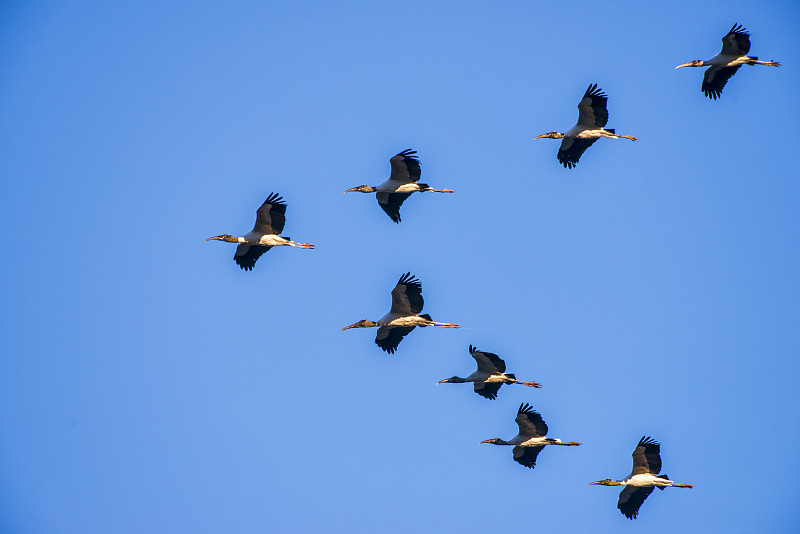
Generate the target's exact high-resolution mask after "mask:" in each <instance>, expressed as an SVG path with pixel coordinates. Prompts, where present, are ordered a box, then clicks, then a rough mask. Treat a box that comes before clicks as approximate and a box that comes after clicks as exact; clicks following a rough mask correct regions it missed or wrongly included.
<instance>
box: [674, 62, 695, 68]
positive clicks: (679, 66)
mask: <svg viewBox="0 0 800 534" xmlns="http://www.w3.org/2000/svg"><path fill="white" fill-rule="evenodd" d="M691 66H692V64H691V63H684V64H683V65H678V66H677V67H675V70H677V69H679V68H681V67H691Z"/></svg>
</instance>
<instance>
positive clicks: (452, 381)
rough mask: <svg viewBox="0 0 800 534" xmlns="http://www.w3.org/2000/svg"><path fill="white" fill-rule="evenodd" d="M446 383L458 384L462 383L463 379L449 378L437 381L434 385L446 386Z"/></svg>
mask: <svg viewBox="0 0 800 534" xmlns="http://www.w3.org/2000/svg"><path fill="white" fill-rule="evenodd" d="M448 382H450V383H453V384H460V383H461V382H464V379H463V378H461V377H458V376H451V377H450V378H445V379H444V380H439V381H438V382H436V383H437V384H446V383H448Z"/></svg>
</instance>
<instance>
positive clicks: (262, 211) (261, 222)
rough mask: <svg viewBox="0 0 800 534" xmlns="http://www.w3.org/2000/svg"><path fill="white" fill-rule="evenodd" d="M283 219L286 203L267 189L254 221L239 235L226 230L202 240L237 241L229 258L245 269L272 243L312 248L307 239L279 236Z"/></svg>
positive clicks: (251, 265)
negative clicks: (245, 231)
mask: <svg viewBox="0 0 800 534" xmlns="http://www.w3.org/2000/svg"><path fill="white" fill-rule="evenodd" d="M285 223H286V203H285V202H284V201H283V199H282V198H281V197H280V196H279V195H278V194H277V193H270V194H269V196H268V197H267V200H265V201H264V203H263V204H261V207H260V208H258V210H256V224H255V226H253V229H252V230H251V231H249V232H247V233H246V234H245V235H244V236H243V237H234V236H232V235H229V234H223V235H216V236H214V237H209V238H208V239H206V241H211V240H217V241H227V242H228V243H239V246H238V247H236V253H235V254H234V255H233V261H235V262H236V264H237V265H238V266H239V267H241V268H242V269H244V270H246V271H252V270H253V266H254V265H255V264H256V261H257V260H258V258H260V257H261V255H262V254H264V253H265V252H266V251H268V250H269V249H271V248H272V247H280V246H284V245H288V246H290V247H298V248H314V245H312V244H310V243H295V242H294V241H292V240H291V239H289V238H288V237H281V236H280V235H279V234H280V233H281V232H282V231H283V225H284V224H285Z"/></svg>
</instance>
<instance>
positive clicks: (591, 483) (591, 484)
mask: <svg viewBox="0 0 800 534" xmlns="http://www.w3.org/2000/svg"><path fill="white" fill-rule="evenodd" d="M595 484H600V481H599V480H598V481H597V482H589V484H588V485H589V486H594V485H595Z"/></svg>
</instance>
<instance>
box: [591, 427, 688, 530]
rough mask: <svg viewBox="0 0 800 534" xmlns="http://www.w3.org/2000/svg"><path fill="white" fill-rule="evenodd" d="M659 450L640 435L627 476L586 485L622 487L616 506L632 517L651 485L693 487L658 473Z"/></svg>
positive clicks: (623, 513) (657, 446) (647, 494)
mask: <svg viewBox="0 0 800 534" xmlns="http://www.w3.org/2000/svg"><path fill="white" fill-rule="evenodd" d="M660 449H661V445H659V443H657V442H656V441H654V440H653V438H650V437H644V436H643V437H642V439H640V440H639V443H638V444H637V445H636V448H635V449H634V450H633V455H632V456H633V471H631V474H630V475H628V476H627V477H625V478H623V479H622V480H611V479H610V478H606V479H604V480H598V481H597V482H591V483H590V484H589V485H590V486H591V485H594V484H599V485H601V486H625V488H624V489H623V490H622V491H621V492H619V502H618V503H617V508H619V511H620V512H622V515H624V516H625V517H627V518H628V519H636V516H637V515H639V507H641V506H642V503H643V502H644V500H645V499H646V498H647V497H648V496H649V495H650V494H651V493H653V488H658V489H660V490H663V489H664V488H666V487H668V486H671V487H673V488H693V487H694V486H692V485H691V484H676V483H675V482H673V481H671V480H670V479H669V477H668V476H667V475H659V474H658V473H659V472H660V471H661V454H660V452H661V451H660Z"/></svg>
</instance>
